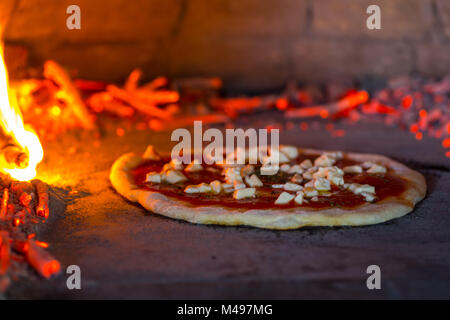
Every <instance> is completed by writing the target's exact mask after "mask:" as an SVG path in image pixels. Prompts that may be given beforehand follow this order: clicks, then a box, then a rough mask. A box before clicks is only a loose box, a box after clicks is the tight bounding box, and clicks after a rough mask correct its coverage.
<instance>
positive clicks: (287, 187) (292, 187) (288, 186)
mask: <svg viewBox="0 0 450 320" xmlns="http://www.w3.org/2000/svg"><path fill="white" fill-rule="evenodd" d="M302 189H303V187H302V186H301V185H298V184H295V183H291V182H287V183H285V185H284V190H286V191H299V190H302Z"/></svg>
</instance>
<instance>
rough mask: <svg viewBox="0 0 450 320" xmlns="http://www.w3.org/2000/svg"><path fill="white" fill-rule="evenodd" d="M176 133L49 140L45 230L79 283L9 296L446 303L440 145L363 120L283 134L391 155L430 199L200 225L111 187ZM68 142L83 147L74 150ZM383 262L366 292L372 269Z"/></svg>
mask: <svg viewBox="0 0 450 320" xmlns="http://www.w3.org/2000/svg"><path fill="white" fill-rule="evenodd" d="M169 139H170V134H169V133H153V132H148V131H127V133H126V134H125V135H124V136H123V137H118V136H117V135H116V134H115V131H114V130H112V129H111V130H110V129H105V130H104V132H103V138H101V139H100V140H99V143H93V142H94V141H95V139H94V138H92V136H91V135H90V134H87V133H73V134H67V135H66V136H64V137H61V138H60V139H59V140H58V141H53V142H48V143H45V146H44V149H45V153H46V157H45V161H44V162H43V163H42V165H41V166H40V167H39V172H40V174H39V178H41V179H43V180H44V181H46V182H48V183H50V184H51V185H52V186H53V187H54V188H55V191H56V193H57V194H58V195H59V196H60V197H61V198H63V199H65V201H66V204H67V209H66V211H65V212H64V213H63V214H57V213H54V214H53V215H52V213H51V218H50V220H49V221H48V223H47V224H46V227H45V228H44V229H43V230H41V234H40V235H38V236H39V237H40V239H41V240H43V241H47V242H49V243H50V245H51V246H50V248H49V251H50V252H52V253H53V254H54V255H55V257H57V258H58V259H59V260H60V261H61V263H62V265H63V266H65V267H66V266H68V265H73V264H75V265H78V266H80V268H81V272H82V281H81V285H82V290H72V291H71V290H68V289H67V287H66V279H67V275H66V274H65V272H63V273H62V274H61V275H59V276H58V277H56V278H55V279H52V280H49V281H47V280H43V279H41V278H38V277H37V276H35V277H31V279H20V280H18V281H16V282H14V283H13V284H12V286H11V288H10V290H9V292H8V294H7V298H13V299H27V298H39V299H46V298H63V299H97V298H113V299H121V298H151V299H172V298H177V299H197V298H198V299H242V298H250V299H260V298H262V299H266V298H268V299H270V298H287V299H290V298H294V299H296V298H375V299H376V298H450V232H449V230H450V210H449V208H450V188H449V186H450V172H449V169H450V159H449V158H445V156H444V150H443V149H442V147H441V146H440V143H439V141H438V140H435V139H431V138H428V137H426V136H424V139H423V140H422V141H416V140H415V139H414V136H413V135H411V134H409V133H408V132H405V131H401V130H400V129H395V128H389V127H386V126H384V125H370V126H368V125H366V124H361V125H357V126H353V127H349V128H347V129H346V135H345V136H344V137H342V138H331V137H330V135H329V133H328V132H327V131H326V130H325V129H320V130H308V131H306V132H304V131H301V130H300V129H294V130H289V131H283V132H282V133H281V142H282V143H292V144H296V145H301V146H304V147H315V148H323V149H342V150H348V151H356V152H373V153H380V154H385V155H388V156H391V157H393V158H394V159H397V160H400V161H402V162H404V163H406V164H408V165H410V166H411V167H413V168H414V169H417V170H419V171H421V172H422V173H423V174H424V175H425V177H426V179H427V183H428V196H427V197H426V198H425V200H424V201H422V202H421V203H420V204H419V205H418V206H417V209H416V210H415V211H414V212H413V213H411V214H409V215H407V216H405V217H403V218H400V219H397V220H394V221H391V222H388V223H384V224H381V225H375V226H368V227H358V228H347V227H341V228H307V229H300V230H295V231H269V230H258V229H253V228H246V227H218V226H203V225H193V224H189V223H185V222H180V221H176V220H172V219H169V218H165V217H161V216H158V215H155V214H152V213H149V212H146V211H145V210H143V209H142V208H141V207H139V206H138V205H134V204H132V203H129V202H127V201H125V200H124V199H123V198H122V197H121V196H119V195H118V194H117V193H116V192H115V191H114V190H113V189H112V187H111V185H110V182H109V178H108V177H109V170H110V167H111V165H112V163H113V162H114V160H115V159H116V158H117V157H119V156H120V155H121V154H123V153H125V152H130V151H136V152H142V151H143V150H144V148H145V146H146V145H147V144H149V143H153V144H155V145H157V146H159V147H160V148H161V149H165V150H169V145H168V143H167V142H168V141H169ZM70 148H72V150H71V151H72V153H73V151H74V150H76V152H75V153H74V154H72V153H71V152H69V150H70ZM372 264H376V265H379V266H380V268H381V273H382V277H381V279H382V280H381V281H382V282H381V285H382V289H381V290H372V291H371V290H368V289H367V287H366V279H367V274H366V268H367V266H369V265H372Z"/></svg>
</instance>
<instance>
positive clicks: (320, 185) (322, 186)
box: [314, 178, 331, 191]
mask: <svg viewBox="0 0 450 320" xmlns="http://www.w3.org/2000/svg"><path fill="white" fill-rule="evenodd" d="M314 187H315V188H316V189H317V190H325V191H326V190H330V189H331V186H330V181H328V180H327V179H325V178H317V179H315V180H314Z"/></svg>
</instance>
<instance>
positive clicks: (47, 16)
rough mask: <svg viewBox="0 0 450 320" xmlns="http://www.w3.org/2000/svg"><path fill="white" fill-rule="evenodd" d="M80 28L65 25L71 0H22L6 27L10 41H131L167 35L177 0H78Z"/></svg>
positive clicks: (172, 25) (173, 20)
mask: <svg viewBox="0 0 450 320" xmlns="http://www.w3.org/2000/svg"><path fill="white" fill-rule="evenodd" d="M76 3H77V5H79V6H80V9H81V30H68V29H67V28H66V19H67V17H68V15H67V14H66V8H67V7H68V6H69V5H70V4H73V1H70V0H62V1H50V2H49V1H46V0H21V1H20V2H19V7H18V8H17V10H16V12H15V14H14V17H13V18H12V19H11V21H10V24H9V25H8V28H7V34H6V36H7V39H8V40H10V41H22V42H30V40H36V41H37V40H39V41H42V40H43V39H45V40H46V41H54V42H59V43H62V42H65V43H80V42H84V43H86V42H92V43H93V42H97V43H98V42H131V41H138V40H146V39H149V38H150V39H155V38H158V39H159V38H165V37H169V36H170V34H171V33H172V32H173V28H174V25H175V22H176V20H177V19H178V15H179V12H180V8H181V6H180V3H181V2H180V1H178V0H152V1H145V0H133V1H131V2H130V1H127V0H108V1H91V0H78V1H76Z"/></svg>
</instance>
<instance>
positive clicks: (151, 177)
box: [145, 172, 161, 183]
mask: <svg viewBox="0 0 450 320" xmlns="http://www.w3.org/2000/svg"><path fill="white" fill-rule="evenodd" d="M145 182H154V183H161V175H160V174H159V173H157V172H149V173H147V175H146V176H145Z"/></svg>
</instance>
